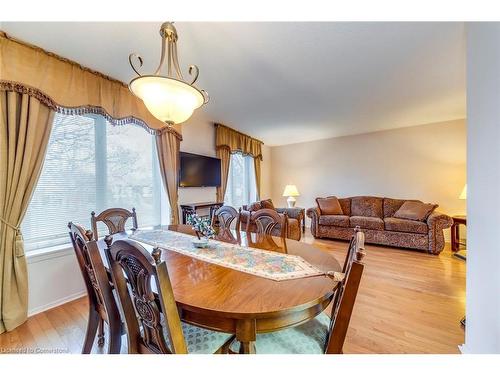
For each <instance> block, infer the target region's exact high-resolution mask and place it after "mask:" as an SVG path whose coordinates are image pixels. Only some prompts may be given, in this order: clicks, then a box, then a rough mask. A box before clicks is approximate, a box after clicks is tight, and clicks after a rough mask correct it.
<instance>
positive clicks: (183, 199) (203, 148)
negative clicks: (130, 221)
mask: <svg viewBox="0 0 500 375" xmlns="http://www.w3.org/2000/svg"><path fill="white" fill-rule="evenodd" d="M182 138H183V141H182V142H181V151H185V152H192V153H195V154H200V155H206V156H214V157H215V130H214V125H213V121H210V120H208V119H207V118H206V116H205V115H204V114H203V112H201V111H197V112H195V114H194V115H193V117H192V118H191V119H189V121H187V122H186V123H184V124H183V125H182ZM262 154H263V155H262V156H263V160H262V163H261V173H262V183H261V190H262V192H261V195H262V196H263V197H269V196H270V195H271V179H270V176H271V151H270V148H269V147H267V146H265V145H264V146H263V148H262ZM215 199H216V189H215V188H214V187H206V188H179V204H183V203H192V202H209V201H215Z"/></svg>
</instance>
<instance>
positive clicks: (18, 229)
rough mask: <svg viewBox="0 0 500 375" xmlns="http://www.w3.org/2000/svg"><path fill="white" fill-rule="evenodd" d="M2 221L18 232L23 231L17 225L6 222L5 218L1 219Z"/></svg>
mask: <svg viewBox="0 0 500 375" xmlns="http://www.w3.org/2000/svg"><path fill="white" fill-rule="evenodd" d="M0 221H1V222H2V223H4V224H5V225H7V226H8V227H9V228H11V229H13V230H15V231H16V232H19V231H20V230H21V228H20V227H16V226H15V225H13V224H11V223H9V222H8V221H7V220H5V219H4V218H3V217H0Z"/></svg>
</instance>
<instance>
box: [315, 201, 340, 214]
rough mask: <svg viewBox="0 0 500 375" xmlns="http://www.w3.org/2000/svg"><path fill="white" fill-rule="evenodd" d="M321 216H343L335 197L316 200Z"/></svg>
mask: <svg viewBox="0 0 500 375" xmlns="http://www.w3.org/2000/svg"><path fill="white" fill-rule="evenodd" d="M316 203H317V204H318V207H319V210H320V212H321V215H343V214H344V212H343V211H342V207H340V203H339V200H338V199H337V197H327V198H316Z"/></svg>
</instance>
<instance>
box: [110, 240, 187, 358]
mask: <svg viewBox="0 0 500 375" xmlns="http://www.w3.org/2000/svg"><path fill="white" fill-rule="evenodd" d="M105 242H106V244H107V248H106V256H107V258H108V261H109V264H110V265H111V271H112V275H113V281H114V283H115V288H116V290H117V292H118V296H119V301H120V304H121V306H122V309H123V313H124V316H125V323H126V325H127V335H128V345H129V348H128V349H129V353H140V354H142V353H157V354H160V353H177V354H179V353H187V346H186V341H185V339H184V335H183V333H182V326H181V320H180V318H179V312H178V310H177V305H176V302H175V298H174V292H173V290H172V284H171V282H170V278H169V275H168V270H167V266H166V264H165V262H164V261H161V259H160V256H161V250H160V249H158V248H155V249H154V250H153V253H152V254H149V253H148V252H147V250H146V249H145V248H144V247H142V246H141V245H140V244H139V243H137V242H134V241H131V240H118V241H116V242H115V243H112V237H111V236H106V238H105ZM152 285H154V286H155V289H156V292H157V297H156V296H155V293H154V292H153V289H152ZM165 335H167V337H165Z"/></svg>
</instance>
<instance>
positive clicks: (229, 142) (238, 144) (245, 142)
mask: <svg viewBox="0 0 500 375" xmlns="http://www.w3.org/2000/svg"><path fill="white" fill-rule="evenodd" d="M214 125H215V149H216V151H217V157H219V158H220V159H221V164H222V171H221V180H222V181H221V187H220V188H217V200H218V201H222V200H223V199H224V194H225V192H226V187H227V178H228V176H229V164H230V159H231V154H232V153H234V152H241V153H243V154H244V155H250V156H252V157H253V158H254V166H255V184H256V186H257V198H260V176H261V173H260V162H261V160H262V145H263V143H262V141H259V140H258V139H255V138H252V137H250V136H249V135H246V134H244V133H241V132H239V131H237V130H234V129H232V128H230V127H227V126H225V125H222V124H214Z"/></svg>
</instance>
